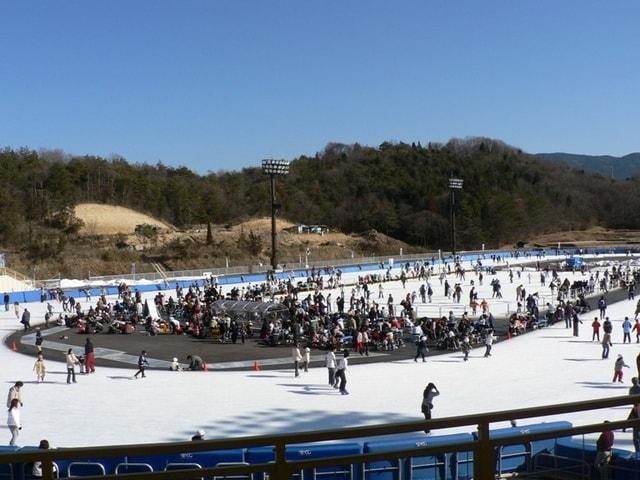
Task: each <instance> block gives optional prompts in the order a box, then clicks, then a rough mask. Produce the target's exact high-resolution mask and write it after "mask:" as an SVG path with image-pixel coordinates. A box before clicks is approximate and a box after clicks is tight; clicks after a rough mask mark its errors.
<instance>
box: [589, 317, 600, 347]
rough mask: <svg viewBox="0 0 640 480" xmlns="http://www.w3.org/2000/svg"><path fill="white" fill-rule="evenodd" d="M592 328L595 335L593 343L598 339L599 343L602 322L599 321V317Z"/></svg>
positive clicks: (592, 338)
mask: <svg viewBox="0 0 640 480" xmlns="http://www.w3.org/2000/svg"><path fill="white" fill-rule="evenodd" d="M591 326H592V327H593V335H591V341H594V340H595V339H596V338H597V339H598V341H600V322H599V321H598V317H595V318H594V319H593V322H592V323H591Z"/></svg>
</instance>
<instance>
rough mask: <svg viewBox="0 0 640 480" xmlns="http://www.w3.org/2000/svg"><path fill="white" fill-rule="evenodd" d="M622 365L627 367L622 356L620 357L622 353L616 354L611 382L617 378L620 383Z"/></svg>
mask: <svg viewBox="0 0 640 480" xmlns="http://www.w3.org/2000/svg"><path fill="white" fill-rule="evenodd" d="M623 367H626V368H629V365H627V364H626V363H624V358H622V355H618V358H617V360H616V363H615V365H614V367H613V380H611V381H612V382H615V381H616V380H617V381H618V382H619V383H622V375H623V374H622V368H623Z"/></svg>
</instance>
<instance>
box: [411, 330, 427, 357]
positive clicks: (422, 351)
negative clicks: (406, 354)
mask: <svg viewBox="0 0 640 480" xmlns="http://www.w3.org/2000/svg"><path fill="white" fill-rule="evenodd" d="M416 347H417V350H416V356H415V358H414V359H413V361H414V362H417V361H418V357H422V361H423V362H426V361H427V360H426V359H425V355H426V353H427V351H428V350H427V337H425V336H424V335H423V336H421V337H420V340H418V343H417V344H416Z"/></svg>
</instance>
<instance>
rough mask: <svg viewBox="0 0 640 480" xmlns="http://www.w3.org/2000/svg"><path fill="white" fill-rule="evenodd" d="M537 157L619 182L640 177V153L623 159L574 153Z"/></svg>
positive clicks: (540, 155) (549, 154) (539, 155)
mask: <svg viewBox="0 0 640 480" xmlns="http://www.w3.org/2000/svg"><path fill="white" fill-rule="evenodd" d="M535 156H536V157H539V158H543V159H545V160H548V161H551V162H562V163H564V164H565V165H567V166H569V167H571V168H575V169H576V170H584V171H585V172H593V173H598V174H600V175H602V176H604V177H612V178H615V179H618V180H624V179H626V178H631V177H637V176H640V152H635V153H630V154H628V155H625V156H623V157H613V156H611V155H578V154H574V153H562V152H558V153H537V154H535Z"/></svg>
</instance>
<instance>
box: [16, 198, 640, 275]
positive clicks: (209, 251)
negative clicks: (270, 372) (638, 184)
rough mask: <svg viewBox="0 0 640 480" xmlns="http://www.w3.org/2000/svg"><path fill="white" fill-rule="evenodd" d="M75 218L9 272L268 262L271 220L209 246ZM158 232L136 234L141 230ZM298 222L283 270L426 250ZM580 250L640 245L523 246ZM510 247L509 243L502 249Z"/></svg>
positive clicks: (202, 234) (141, 220) (132, 223)
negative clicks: (42, 250) (72, 226)
mask: <svg viewBox="0 0 640 480" xmlns="http://www.w3.org/2000/svg"><path fill="white" fill-rule="evenodd" d="M75 214H76V216H77V217H78V218H80V219H81V220H82V221H83V222H84V227H83V228H82V230H81V231H80V233H79V235H77V236H74V237H72V238H71V237H70V238H68V239H67V241H66V242H64V243H62V244H61V243H60V242H59V241H54V242H53V243H51V245H50V247H49V248H50V251H49V252H50V253H48V254H47V255H40V256H38V257H34V256H30V255H29V252H27V251H14V252H8V258H9V259H10V262H11V263H10V265H9V266H10V267H11V268H13V269H15V270H18V271H21V272H29V273H30V276H31V275H37V277H38V278H51V277H57V276H58V275H60V276H62V277H67V278H85V277H88V276H89V275H91V276H95V275H112V274H121V273H128V272H130V271H131V270H132V268H133V266H134V265H135V268H136V271H137V272H151V271H153V270H154V266H153V264H156V263H157V264H161V265H162V266H163V267H164V268H165V269H166V270H173V271H177V270H188V269H194V268H210V267H224V266H225V265H226V263H227V261H228V262H229V265H230V266H234V265H255V264H258V263H262V264H268V263H269V261H270V253H271V219H270V218H269V217H263V218H252V219H246V220H245V221H242V222H239V223H236V224H230V225H212V226H211V233H212V238H211V241H207V226H206V225H194V226H193V227H191V228H187V229H176V228H175V227H174V226H172V225H170V224H168V223H166V222H163V221H161V220H158V219H156V218H153V217H150V216H148V215H144V214H142V213H140V212H136V211H134V210H131V209H127V208H123V207H116V206H110V205H99V204H80V205H78V206H76V207H75ZM142 224H146V225H153V226H155V227H156V229H155V230H154V229H145V230H143V231H140V232H136V226H138V225H142ZM294 226H295V224H293V223H292V222H289V221H287V220H285V219H282V218H280V219H278V221H277V228H278V261H279V263H280V264H281V265H283V264H291V263H296V262H298V261H304V259H305V255H306V254H308V260H309V261H325V260H334V259H344V258H349V257H351V256H356V257H360V256H372V255H379V256H387V255H390V256H395V255H398V253H399V252H400V250H401V249H402V251H403V252H404V253H407V254H409V253H417V252H422V251H424V250H425V249H424V248H421V247H412V246H410V245H407V244H405V243H403V242H400V241H398V240H395V239H393V238H390V237H387V236H386V235H383V234H381V233H379V232H376V231H375V230H371V231H368V232H363V233H361V234H345V233H342V232H337V231H330V232H328V233H325V234H322V235H320V234H298V233H294V232H293V231H290V230H289V229H291V227H294ZM558 242H560V243H561V244H562V246H565V247H568V246H575V247H581V246H586V245H613V244H618V245H621V244H627V245H630V246H637V245H638V244H640V232H638V231H628V230H618V231H616V230H607V229H603V228H591V229H588V230H580V231H567V232H557V233H549V234H544V235H540V236H538V237H536V238H531V239H527V240H526V244H527V245H528V246H542V247H554V246H556V245H557V244H558ZM504 247H505V248H513V247H514V245H504Z"/></svg>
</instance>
